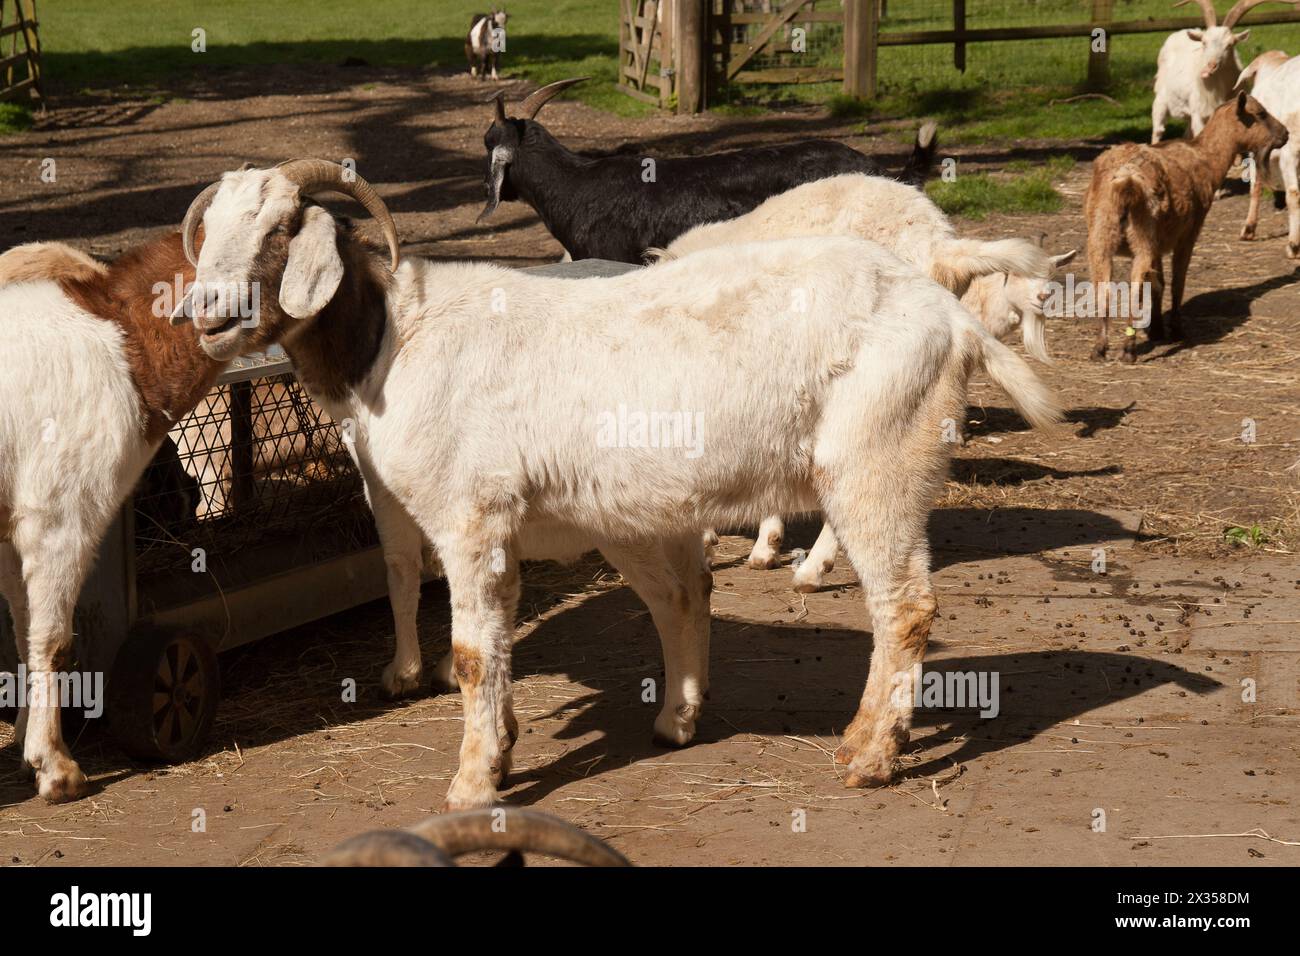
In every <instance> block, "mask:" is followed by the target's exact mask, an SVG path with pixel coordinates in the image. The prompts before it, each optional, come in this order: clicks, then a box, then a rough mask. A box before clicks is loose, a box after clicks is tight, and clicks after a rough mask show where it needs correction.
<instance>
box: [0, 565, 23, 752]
mask: <svg viewBox="0 0 1300 956" xmlns="http://www.w3.org/2000/svg"><path fill="white" fill-rule="evenodd" d="M0 598H3V599H4V601H5V604H7V605H8V606H9V619H10V621H11V622H12V624H13V629H14V643H15V644H16V645H17V649H18V662H19V663H20V664H26V663H27V588H26V587H25V586H24V585H23V565H22V561H21V560H20V559H19V557H18V552H17V551H16V550H15V549H14V546H13V545H12V544H9V543H8V542H0ZM21 689H22V690H26V688H21ZM26 731H27V695H26V694H25V693H22V694H19V695H18V718H17V719H16V720H15V721H14V742H15V743H16V744H17V746H18V754H19V757H20V758H21V756H22V752H23V737H24V736H25V734H26ZM25 764H26V761H24V765H25Z"/></svg>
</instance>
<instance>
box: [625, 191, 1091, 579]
mask: <svg viewBox="0 0 1300 956" xmlns="http://www.w3.org/2000/svg"><path fill="white" fill-rule="evenodd" d="M797 236H856V237H858V238H860V239H869V240H872V241H874V242H878V243H880V244H881V245H882V246H884V247H885V248H887V249H889V250H890V251H891V252H893V253H894V254H895V255H897V256H898V257H899V258H901V259H902V260H904V261H905V262H907V263H909V264H911V265H913V266H915V267H916V268H917V269H918V270H919V271H921V272H922V273H925V274H927V275H929V276H930V277H931V278H933V279H934V280H935V281H936V282H938V283H940V284H941V285H943V286H944V287H945V288H947V289H949V290H950V291H952V292H953V293H955V294H956V295H958V296H961V297H962V302H963V304H964V305H966V307H967V308H969V309H970V311H971V312H972V313H973V314H974V315H975V316H976V317H978V318H979V320H980V321H981V322H982V323H983V324H984V326H985V328H987V329H989V331H990V332H992V333H993V334H994V335H995V336H997V337H998V338H999V339H1001V338H1005V337H1006V336H1007V335H1008V334H1009V333H1010V332H1011V331H1013V330H1014V329H1015V328H1016V327H1017V326H1019V327H1020V330H1021V334H1022V336H1023V337H1024V343H1025V349H1026V351H1028V352H1029V353H1030V354H1032V355H1034V356H1035V357H1037V358H1039V359H1040V360H1042V361H1048V353H1047V345H1046V342H1045V341H1044V334H1043V333H1044V325H1045V323H1044V317H1043V308H1042V307H1043V303H1044V302H1045V301H1046V299H1047V283H1048V282H1049V281H1050V280H1051V278H1052V275H1053V270H1054V269H1055V268H1056V266H1057V265H1058V264H1064V263H1065V262H1068V261H1069V260H1070V259H1071V258H1073V255H1074V253H1073V252H1071V253H1067V254H1066V255H1064V256H1060V257H1055V258H1053V257H1049V256H1048V255H1047V254H1046V253H1045V252H1044V251H1043V250H1042V249H1040V248H1039V247H1038V246H1036V245H1035V244H1034V243H1032V242H1030V241H1029V240H1027V239H1004V240H999V241H993V242H986V241H983V240H979V239H961V238H959V237H958V236H957V233H956V230H955V229H954V228H953V226H952V223H951V222H950V221H949V220H948V217H947V216H945V215H944V214H943V212H942V210H940V209H939V207H938V206H936V205H935V204H934V203H933V202H931V201H930V199H929V198H928V197H927V196H926V195H925V194H924V193H923V192H921V191H920V190H918V189H915V188H913V187H911V186H908V185H905V184H904V183H900V182H896V181H895V180H892V179H885V178H883V177H879V176H864V175H861V174H857V173H853V174H847V175H843V176H831V177H828V178H826V179H821V180H817V181H815V182H811V183H805V184H804V185H802V186H798V187H796V188H794V189H791V190H789V191H787V192H784V193H781V194H780V195H777V196H773V197H772V198H770V199H768V200H766V201H765V202H764V203H763V204H762V205H760V206H758V207H757V208H755V209H754V210H753V211H751V212H749V213H746V214H745V215H743V216H738V217H736V218H735V219H731V220H727V221H725V222H716V223H706V224H704V225H700V226H696V227H695V228H694V229H691V230H690V231H689V232H686V233H685V234H683V235H682V236H680V237H679V238H678V239H676V240H675V241H674V242H672V243H671V244H670V245H669V246H668V248H667V249H664V250H658V249H655V250H650V252H651V255H652V257H654V258H679V257H681V256H684V255H687V254H689V253H692V252H696V251H698V250H701V249H709V248H713V247H716V246H723V245H729V244H734V243H739V242H745V241H751V240H754V239H776V238H791V237H797ZM784 534H785V525H784V522H783V521H782V519H781V518H780V517H779V516H777V515H771V516H768V517H767V518H765V519H764V520H763V523H762V524H761V525H760V526H759V530H758V537H757V539H756V540H755V542H754V547H753V550H752V551H751V552H750V555H749V559H748V563H749V566H750V567H752V568H775V567H777V566H778V565H779V564H780V560H781V544H782V540H783V538H784ZM835 553H836V544H835V538H834V535H832V534H831V533H830V531H829V529H824V530H823V532H822V535H821V536H820V537H819V538H818V545H817V546H814V549H813V552H812V554H811V555H810V556H809V558H808V560H806V561H804V562H803V563H801V564H800V565H799V567H797V568H796V569H795V589H796V590H798V591H801V592H811V591H816V590H817V589H819V588H820V587H821V585H822V577H823V575H824V574H825V573H826V572H828V571H830V570H831V568H832V567H833V564H834V558H835Z"/></svg>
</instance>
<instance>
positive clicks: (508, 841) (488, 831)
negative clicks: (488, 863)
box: [411, 807, 632, 866]
mask: <svg viewBox="0 0 1300 956" xmlns="http://www.w3.org/2000/svg"><path fill="white" fill-rule="evenodd" d="M411 832H412V833H414V834H416V835H418V836H421V837H424V838H425V839H426V840H428V841H429V842H430V843H432V844H434V845H435V846H436V847H437V848H438V849H439V850H441V851H442V852H443V853H446V854H447V855H448V856H450V857H457V856H460V855H461V854H462V853H472V852H474V851H475V850H506V851H518V852H521V853H543V854H545V855H547V856H552V857H556V858H557V859H561V860H568V861H570V862H572V863H581V864H584V865H586V866H631V865H632V864H630V863H629V862H628V861H627V858H626V857H624V856H623V854H621V853H619V852H618V851H617V850H615V849H613V848H612V847H609V846H607V845H606V844H604V843H602V842H601V841H600V840H597V839H596V838H595V837H593V836H591V835H590V834H588V833H583V832H582V831H581V830H579V829H578V828H577V827H575V826H572V825H571V824H568V823H565V822H564V821H563V820H557V819H555V818H554V817H552V816H548V815H547V814H545V813H538V812H537V811H535V810H520V809H518V808H515V807H489V808H487V809H484V810H465V811H462V812H460V813H444V814H441V815H440V816H436V817H432V818H431V819H428V820H425V821H424V822H423V823H421V824H418V825H416V826H414V827H411Z"/></svg>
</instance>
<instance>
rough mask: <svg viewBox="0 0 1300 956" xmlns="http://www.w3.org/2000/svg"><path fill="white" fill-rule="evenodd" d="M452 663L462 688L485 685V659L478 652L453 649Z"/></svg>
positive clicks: (466, 648) (459, 648)
mask: <svg viewBox="0 0 1300 956" xmlns="http://www.w3.org/2000/svg"><path fill="white" fill-rule="evenodd" d="M451 654H452V662H453V664H454V665H455V668H456V679H457V680H458V681H460V686H461V687H462V688H464V687H466V686H469V687H477V686H478V685H479V684H481V683H483V659H482V658H481V657H480V656H479V653H478V651H476V650H473V649H471V648H468V647H452V649H451Z"/></svg>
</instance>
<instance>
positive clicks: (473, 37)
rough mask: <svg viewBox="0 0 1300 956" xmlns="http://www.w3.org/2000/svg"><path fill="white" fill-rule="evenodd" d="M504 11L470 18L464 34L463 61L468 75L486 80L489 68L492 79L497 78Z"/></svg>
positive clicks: (504, 32)
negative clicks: (466, 64)
mask: <svg viewBox="0 0 1300 956" xmlns="http://www.w3.org/2000/svg"><path fill="white" fill-rule="evenodd" d="M508 19H509V17H508V16H507V15H506V12H505V11H504V10H493V11H492V12H491V13H476V14H474V16H473V17H471V18H470V22H469V33H467V34H465V60H466V61H467V62H468V63H469V75H470V76H476V77H478V78H479V79H480V80H482V79H486V78H487V75H488V68H489V67H491V70H492V79H494V80H495V79H496V78H497V62H498V61H499V60H500V59H501V52H502V51H503V50H504V49H505V39H506V20H508Z"/></svg>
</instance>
